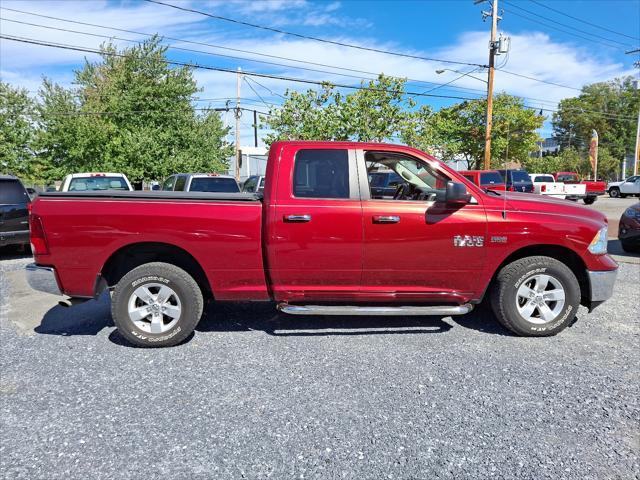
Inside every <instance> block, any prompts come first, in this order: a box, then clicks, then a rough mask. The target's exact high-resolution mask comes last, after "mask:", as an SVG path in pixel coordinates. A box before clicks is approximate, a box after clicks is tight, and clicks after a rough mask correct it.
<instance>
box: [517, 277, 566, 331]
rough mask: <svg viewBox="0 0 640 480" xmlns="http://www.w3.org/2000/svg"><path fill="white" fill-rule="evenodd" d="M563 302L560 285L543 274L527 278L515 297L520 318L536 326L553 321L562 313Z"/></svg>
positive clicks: (563, 296) (563, 295) (563, 294)
mask: <svg viewBox="0 0 640 480" xmlns="http://www.w3.org/2000/svg"><path fill="white" fill-rule="evenodd" d="M564 301H565V292H564V288H563V286H562V284H561V283H560V282H559V281H558V280H557V279H555V278H553V277H552V276H550V275H544V274H536V275H532V276H530V277H529V278H527V279H526V280H525V281H524V282H522V285H520V288H518V293H517V295H516V307H517V308H518V312H519V313H520V315H522V318H524V319H525V320H527V321H528V322H531V323H535V324H538V325H541V324H545V323H549V322H552V321H554V320H555V319H556V318H557V317H558V315H560V312H562V308H563V307H564Z"/></svg>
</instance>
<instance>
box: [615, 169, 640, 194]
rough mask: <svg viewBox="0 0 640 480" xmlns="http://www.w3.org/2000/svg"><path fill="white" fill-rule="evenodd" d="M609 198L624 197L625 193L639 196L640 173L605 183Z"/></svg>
mask: <svg viewBox="0 0 640 480" xmlns="http://www.w3.org/2000/svg"><path fill="white" fill-rule="evenodd" d="M607 192H608V193H609V196H610V197H611V198H625V197H626V196H627V195H637V196H638V197H640V175H635V176H633V177H629V178H627V179H626V180H623V181H622V182H611V183H609V184H608V185H607Z"/></svg>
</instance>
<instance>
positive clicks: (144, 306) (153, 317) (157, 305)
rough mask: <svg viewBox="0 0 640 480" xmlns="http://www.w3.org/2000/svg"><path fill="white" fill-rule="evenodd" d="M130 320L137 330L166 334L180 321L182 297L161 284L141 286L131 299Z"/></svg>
mask: <svg viewBox="0 0 640 480" xmlns="http://www.w3.org/2000/svg"><path fill="white" fill-rule="evenodd" d="M128 312H129V318H130V319H131V321H132V322H133V323H134V324H135V326H136V327H137V328H139V329H140V330H142V331H144V332H147V333H164V332H166V331H168V330H170V329H172V328H173V327H174V325H175V324H176V323H177V322H178V320H179V319H180V314H181V313H182V304H181V302H180V297H178V294H177V293H176V292H174V291H173V290H172V289H171V288H169V287H167V286H166V285H163V284H161V283H146V284H144V285H141V286H139V287H138V288H136V289H135V290H134V292H133V293H132V294H131V296H130V297H129V304H128Z"/></svg>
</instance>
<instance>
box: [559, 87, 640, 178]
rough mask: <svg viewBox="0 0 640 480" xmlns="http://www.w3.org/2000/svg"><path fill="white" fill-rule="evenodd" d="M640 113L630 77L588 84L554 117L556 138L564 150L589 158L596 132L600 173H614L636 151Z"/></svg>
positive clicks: (638, 96)
mask: <svg viewBox="0 0 640 480" xmlns="http://www.w3.org/2000/svg"><path fill="white" fill-rule="evenodd" d="M638 110H640V91H638V89H637V88H636V87H635V85H634V80H633V78H632V77H630V76H629V77H624V78H618V79H615V80H611V81H609V82H602V83H594V84H591V85H587V86H585V87H583V88H582V92H581V93H580V95H578V96H577V97H574V98H565V99H563V100H562V101H561V102H560V104H559V106H558V111H557V112H556V113H554V115H553V130H554V137H555V138H556V139H557V140H558V142H559V143H560V145H561V147H562V148H569V147H574V148H576V149H577V150H578V151H579V152H580V153H581V155H583V156H584V157H585V158H586V152H587V150H588V149H589V141H590V139H591V132H592V131H593V130H596V131H597V132H598V136H599V144H600V153H599V155H598V157H599V161H598V164H599V167H598V171H599V172H601V173H602V174H603V175H606V174H611V173H612V172H615V171H616V170H617V169H619V163H620V162H621V161H622V159H623V158H624V156H625V155H629V154H633V152H634V149H635V135H636V129H635V125H636V119H637V116H638ZM610 157H612V158H611V159H610ZM589 171H590V169H589Z"/></svg>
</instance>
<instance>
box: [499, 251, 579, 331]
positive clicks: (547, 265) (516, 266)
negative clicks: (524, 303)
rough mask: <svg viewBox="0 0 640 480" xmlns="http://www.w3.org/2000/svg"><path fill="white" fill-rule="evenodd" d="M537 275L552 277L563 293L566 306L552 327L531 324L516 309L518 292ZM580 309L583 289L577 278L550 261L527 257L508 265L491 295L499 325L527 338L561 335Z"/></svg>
mask: <svg viewBox="0 0 640 480" xmlns="http://www.w3.org/2000/svg"><path fill="white" fill-rule="evenodd" d="M536 274H544V275H549V276H550V277H552V278H553V279H554V280H555V281H557V282H559V283H560V284H561V286H562V288H563V289H564V293H565V303H564V306H563V307H562V309H561V310H560V312H559V313H558V315H557V316H556V317H555V318H554V319H553V320H551V321H550V322H549V323H544V324H539V323H533V322H530V321H528V320H527V319H525V318H524V317H523V316H522V315H521V314H520V312H519V311H518V308H517V301H518V296H517V292H518V289H519V288H520V286H521V285H522V284H523V283H525V282H527V281H528V280H529V279H530V278H531V277H532V276H534V275H536ZM579 305H580V285H579V284H578V280H577V279H576V276H575V275H574V274H573V272H572V271H571V270H570V269H569V267H567V266H566V265H565V264H564V263H562V262H560V261H558V260H556V259H555V258H551V257H543V256H536V257H526V258H521V259H520V260H516V261H514V262H512V263H510V264H508V265H506V266H505V267H503V268H502V270H500V272H499V273H498V276H497V278H496V281H495V282H494V285H493V288H492V291H491V307H492V309H493V312H494V314H495V315H496V317H497V320H498V321H499V322H500V324H502V326H504V327H505V328H507V329H509V330H511V331H512V332H514V333H516V334H517V335H522V336H527V337H544V336H550V335H556V334H557V333H560V332H561V331H562V330H564V329H565V328H566V327H567V326H569V325H571V323H572V322H573V320H574V318H575V315H576V312H577V310H578V306H579ZM534 311H535V310H534Z"/></svg>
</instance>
